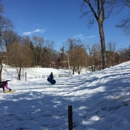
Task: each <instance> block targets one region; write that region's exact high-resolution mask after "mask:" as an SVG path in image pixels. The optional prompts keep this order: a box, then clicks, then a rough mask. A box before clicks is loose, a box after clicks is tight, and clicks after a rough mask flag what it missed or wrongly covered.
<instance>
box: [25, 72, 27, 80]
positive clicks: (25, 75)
mask: <svg viewBox="0 0 130 130" xmlns="http://www.w3.org/2000/svg"><path fill="white" fill-rule="evenodd" d="M26 81H27V72H25V82H26Z"/></svg>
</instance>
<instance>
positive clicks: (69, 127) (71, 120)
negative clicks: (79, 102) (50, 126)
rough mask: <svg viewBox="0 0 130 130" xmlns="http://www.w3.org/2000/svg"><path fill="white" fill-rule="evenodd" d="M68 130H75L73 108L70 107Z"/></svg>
mask: <svg viewBox="0 0 130 130" xmlns="http://www.w3.org/2000/svg"><path fill="white" fill-rule="evenodd" d="M68 130H73V117H72V106H68Z"/></svg>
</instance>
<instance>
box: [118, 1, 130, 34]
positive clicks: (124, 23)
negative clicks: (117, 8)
mask: <svg viewBox="0 0 130 130" xmlns="http://www.w3.org/2000/svg"><path fill="white" fill-rule="evenodd" d="M120 5H121V9H124V8H128V9H130V1H129V0H121V1H120ZM116 27H117V28H122V29H123V31H124V33H125V34H126V35H129V34H130V13H129V11H128V12H126V14H125V16H124V17H123V18H122V19H121V21H120V23H119V24H117V25H116Z"/></svg>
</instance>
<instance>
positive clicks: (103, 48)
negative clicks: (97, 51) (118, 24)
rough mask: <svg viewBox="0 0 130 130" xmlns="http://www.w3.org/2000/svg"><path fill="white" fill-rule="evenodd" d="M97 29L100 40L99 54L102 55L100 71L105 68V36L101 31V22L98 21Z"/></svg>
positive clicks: (102, 30)
mask: <svg viewBox="0 0 130 130" xmlns="http://www.w3.org/2000/svg"><path fill="white" fill-rule="evenodd" d="M98 27H99V34H100V40H101V53H102V69H105V68H106V67H107V64H106V47H105V36H104V29H103V21H102V20H99V21H98Z"/></svg>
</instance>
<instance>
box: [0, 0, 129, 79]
mask: <svg viewBox="0 0 130 130" xmlns="http://www.w3.org/2000/svg"><path fill="white" fill-rule="evenodd" d="M84 4H87V5H88V9H90V10H87V11H85V12H83V17H86V16H87V17H88V16H89V17H90V16H91V18H92V19H90V21H89V23H88V25H89V26H91V25H92V24H94V20H96V21H97V24H98V26H99V34H100V43H93V44H90V43H83V42H82V40H81V39H74V38H68V39H67V40H66V41H65V42H64V43H63V44H62V43H61V44H62V48H61V49H60V50H59V51H58V50H55V49H54V45H55V43H54V42H53V41H49V40H45V39H44V38H43V37H38V36H33V37H32V38H30V37H21V36H19V35H18V34H17V33H16V32H15V31H14V30H13V29H14V25H13V23H12V21H11V20H10V19H8V18H5V17H4V14H3V8H4V7H3V6H2V4H0V49H1V55H0V75H1V73H2V63H5V64H7V65H9V66H13V67H16V68H17V72H18V78H19V79H20V75H21V69H22V68H23V67H55V68H65V69H68V68H69V69H70V68H71V69H72V70H73V74H74V72H75V71H78V72H79V73H80V71H81V69H82V68H88V69H90V70H91V71H95V70H101V69H104V68H106V67H111V66H114V65H116V64H119V63H121V62H124V61H128V60H130V47H128V48H123V49H120V50H116V43H115V42H109V43H105V33H104V29H103V22H104V20H105V19H107V18H108V17H109V15H110V14H111V13H112V11H113V10H114V8H125V7H127V8H130V1H127V0H108V1H105V0H91V1H90V0H84V1H83V5H84ZM83 5H82V6H81V8H84V7H83ZM109 7H111V8H109ZM79 10H80V9H79ZM105 13H106V14H107V15H106V14H105ZM129 24H130V17H129V16H128V17H126V19H122V20H121V22H120V23H117V27H119V28H123V30H124V31H125V32H126V33H127V35H129V32H130V26H129ZM0 81H1V76H0Z"/></svg>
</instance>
